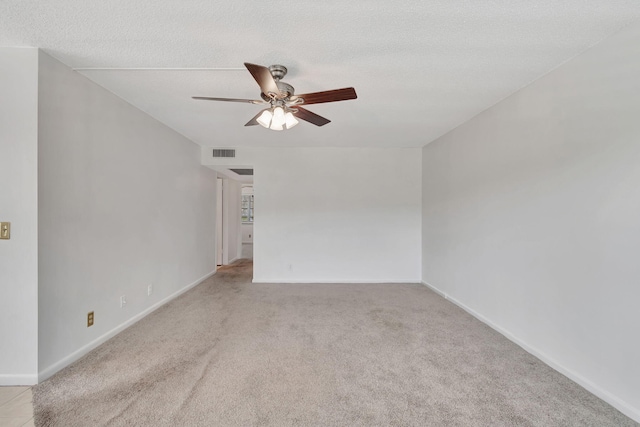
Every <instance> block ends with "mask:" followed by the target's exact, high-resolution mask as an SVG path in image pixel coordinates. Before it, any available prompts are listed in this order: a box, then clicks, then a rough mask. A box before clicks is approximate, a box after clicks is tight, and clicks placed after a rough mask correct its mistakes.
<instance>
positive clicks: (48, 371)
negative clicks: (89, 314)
mask: <svg viewBox="0 0 640 427" xmlns="http://www.w3.org/2000/svg"><path fill="white" fill-rule="evenodd" d="M215 273H216V270H213V271H212V272H210V273H207V274H205V275H204V276H202V277H201V278H199V279H198V280H196V281H195V282H193V283H190V284H188V285H187V286H185V287H184V288H182V289H180V290H178V291H176V292H174V293H173V294H171V295H169V296H168V297H166V298H164V299H162V300H160V301H158V302H157V303H155V304H153V305H152V306H150V307H148V308H147V309H145V310H143V311H141V312H140V313H138V314H136V315H135V316H133V317H132V318H130V319H129V320H127V321H126V322H124V323H121V324H120V325H118V326H116V327H115V328H113V329H111V330H110V331H109V332H107V333H105V334H103V335H101V336H99V337H98V338H96V339H95V340H93V341H91V342H90V343H88V344H86V345H84V346H82V347H80V348H79V349H78V350H76V351H74V352H73V353H71V354H69V355H68V356H66V357H64V358H62V359H60V360H59V361H57V362H55V363H54V364H52V365H50V366H48V367H47V368H45V369H43V370H41V371H40V372H39V374H38V376H37V381H34V382H33V384H36V383H37V382H42V381H44V380H46V379H47V378H49V377H51V376H52V375H54V374H55V373H56V372H58V371H60V370H61V369H63V368H65V367H67V366H69V365H70V364H72V363H73V362H75V361H76V360H78V359H80V358H81V357H82V356H84V355H86V354H87V353H89V352H90V351H91V350H93V349H94V348H96V347H98V346H99V345H100V344H103V343H104V342H106V341H107V340H108V339H110V338H112V337H114V336H115V335H117V334H119V333H120V332H122V331H123V330H125V329H126V328H128V327H129V326H131V325H133V324H134V323H136V322H138V321H139V320H141V319H142V318H144V317H146V316H147V315H149V314H150V313H152V312H153V311H155V310H157V309H158V308H160V307H162V306H163V305H165V304H166V303H168V302H169V301H171V300H172V299H174V298H176V297H178V296H180V295H182V294H183V293H185V292H187V291H188V290H189V289H191V288H193V287H195V286H197V285H199V284H200V283H202V282H203V281H205V280H207V279H208V278H209V277H211V276H213V275H214V274H215Z"/></svg>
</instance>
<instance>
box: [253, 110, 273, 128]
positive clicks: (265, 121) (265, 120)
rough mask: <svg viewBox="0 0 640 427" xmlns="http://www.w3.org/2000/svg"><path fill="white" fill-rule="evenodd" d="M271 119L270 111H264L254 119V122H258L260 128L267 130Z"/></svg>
mask: <svg viewBox="0 0 640 427" xmlns="http://www.w3.org/2000/svg"><path fill="white" fill-rule="evenodd" d="M272 118H273V114H271V111H269V110H264V111H263V112H262V114H260V117H258V118H257V119H256V122H258V124H259V125H260V126H262V127H265V128H267V129H268V128H269V125H270V124H271V119H272Z"/></svg>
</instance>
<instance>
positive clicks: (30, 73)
mask: <svg viewBox="0 0 640 427" xmlns="http://www.w3.org/2000/svg"><path fill="white" fill-rule="evenodd" d="M37 125H38V50H37V49H19V48H0V189H1V194H0V221H5V222H6V221H8V222H11V239H10V240H0V347H1V350H0V385H20V384H25V385H26V384H34V383H35V382H36V380H37V373H38V359H37V354H38V294H37V292H38V126H37Z"/></svg>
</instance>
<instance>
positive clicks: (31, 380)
mask: <svg viewBox="0 0 640 427" xmlns="http://www.w3.org/2000/svg"><path fill="white" fill-rule="evenodd" d="M34 384H38V375H36V374H24V375H9V374H6V375H2V374H0V386H19V385H20V386H32V385H34Z"/></svg>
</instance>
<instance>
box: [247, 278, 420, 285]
mask: <svg viewBox="0 0 640 427" xmlns="http://www.w3.org/2000/svg"><path fill="white" fill-rule="evenodd" d="M251 282H252V283H287V284H289V283H300V284H309V283H315V284H322V283H327V284H333V283H345V284H349V283H353V284H363V283H367V284H372V285H380V284H385V285H390V284H396V285H406V284H414V285H415V284H419V283H420V282H418V281H416V280H409V281H402V280H389V281H384V280H383V281H380V280H317V279H314V280H307V279H300V280H292V279H275V280H263V279H257V280H256V279H253V280H252V281H251Z"/></svg>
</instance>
